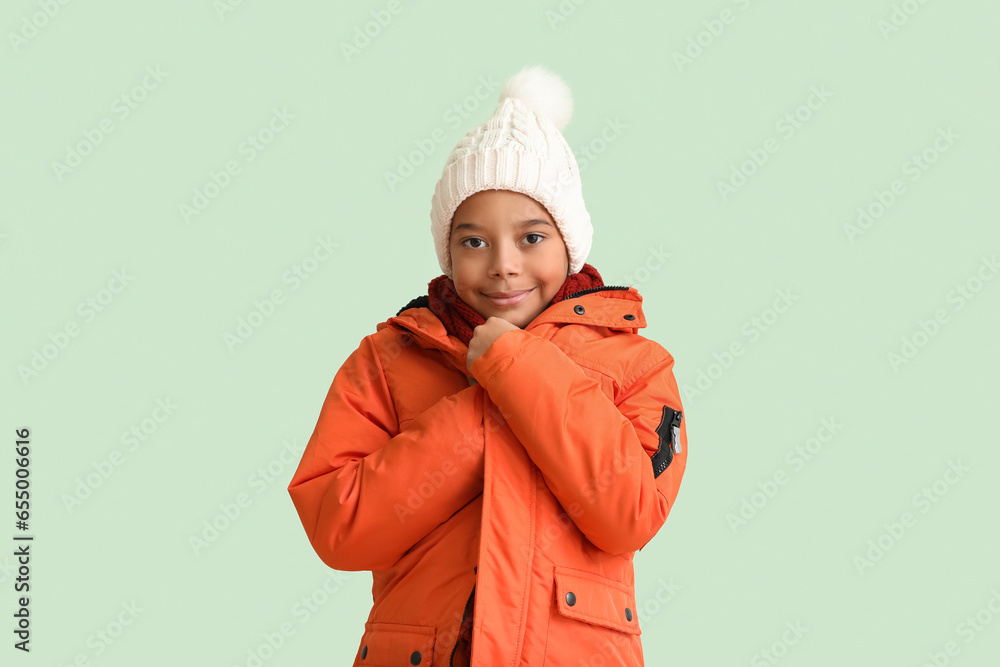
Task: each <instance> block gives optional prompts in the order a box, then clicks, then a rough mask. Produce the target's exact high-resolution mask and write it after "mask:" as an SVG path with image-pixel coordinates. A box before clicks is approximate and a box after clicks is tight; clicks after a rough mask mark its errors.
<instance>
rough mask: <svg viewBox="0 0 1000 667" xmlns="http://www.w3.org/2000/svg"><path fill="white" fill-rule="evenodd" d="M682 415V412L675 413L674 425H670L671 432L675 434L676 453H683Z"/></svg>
mask: <svg viewBox="0 0 1000 667" xmlns="http://www.w3.org/2000/svg"><path fill="white" fill-rule="evenodd" d="M682 414H683V413H681V411H680V410H678V411H677V412H675V413H674V420H673V423H672V424H671V425H670V429H671V432H672V433H673V436H674V437H673V441H674V443H673V444H674V453H675V454H680V453H681V417H682Z"/></svg>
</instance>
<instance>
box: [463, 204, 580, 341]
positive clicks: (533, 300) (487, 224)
mask: <svg viewBox="0 0 1000 667" xmlns="http://www.w3.org/2000/svg"><path fill="white" fill-rule="evenodd" d="M449 247H450V249H451V265H452V276H453V280H454V282H455V290H456V291H457V292H458V295H459V296H460V297H461V298H462V301H464V302H465V303H467V304H468V305H470V306H472V307H473V308H474V309H475V310H476V311H477V312H478V313H479V314H480V315H482V316H483V318H484V319H488V318H490V317H492V316H496V317H502V318H503V319H505V320H507V321H508V322H510V323H511V324H513V325H515V326H517V327H521V328H524V326H525V325H527V324H528V323H530V322H531V321H532V320H533V319H535V317H537V316H538V314H539V313H541V312H542V311H543V310H545V309H546V308H547V307H548V306H549V302H551V301H552V297H554V296H555V294H556V292H558V291H559V288H560V287H562V284H563V282H564V281H565V280H566V276H568V275H569V254H568V253H567V251H566V244H565V243H563V239H562V235H561V234H560V233H559V229H558V227H556V223H555V220H553V219H552V216H550V215H549V212H548V211H547V210H546V209H545V207H544V206H542V205H541V204H539V203H538V202H537V201H535V200H534V199H532V198H531V197H529V196H527V195H524V194H521V193H520V192H512V191H510V190H483V191H482V192H477V193H476V194H474V195H472V196H471V197H468V198H467V199H465V200H464V201H462V203H461V204H460V205H459V207H458V208H457V209H456V210H455V215H454V216H453V217H452V219H451V240H450V242H449ZM524 290H528V292H527V294H525V295H521V296H518V297H514V298H511V299H500V298H491V297H490V296H487V295H490V294H493V293H495V292H521V291H524Z"/></svg>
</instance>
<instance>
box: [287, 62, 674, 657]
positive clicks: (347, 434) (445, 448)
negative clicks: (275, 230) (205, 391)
mask: <svg viewBox="0 0 1000 667" xmlns="http://www.w3.org/2000/svg"><path fill="white" fill-rule="evenodd" d="M571 112H572V98H571V97H570V95H569V90H568V88H567V87H566V84H565V83H564V82H563V81H562V80H561V79H559V78H558V77H557V76H555V75H554V74H552V73H551V72H549V71H547V70H545V69H544V68H541V67H535V68H526V69H525V70H523V71H522V72H521V73H519V74H517V75H516V76H514V77H513V78H512V79H511V80H510V81H508V82H507V84H506V85H505V86H504V88H503V90H501V93H500V102H499V104H498V106H497V108H496V111H495V112H494V114H493V116H492V117H491V118H490V119H489V120H488V121H486V122H485V123H484V124H483V125H481V126H479V127H478V128H476V129H474V130H472V131H470V132H469V133H468V134H466V136H465V137H463V139H462V140H461V141H460V142H459V143H458V145H457V146H456V147H455V149H454V151H453V152H452V154H451V155H450V156H449V159H448V162H447V164H446V166H445V169H444V172H443V173H442V177H441V180H440V181H439V182H438V184H437V187H436V190H435V194H434V197H433V199H432V202H431V204H432V205H431V220H432V225H431V232H432V236H433V238H434V242H435V249H436V252H437V255H438V260H439V264H440V266H441V268H442V271H443V272H444V273H443V274H442V275H441V276H438V277H437V278H435V279H434V280H432V281H431V282H430V283H429V284H428V293H427V295H425V296H422V297H418V298H416V299H414V300H412V301H411V302H410V303H408V304H406V305H405V306H404V307H403V308H402V309H401V310H400V311H399V312H398V313H397V314H396V316H395V317H391V318H389V319H388V320H386V321H385V322H382V323H380V324H378V325H377V327H376V331H375V333H373V334H370V335H369V336H366V337H365V339H364V340H363V341H362V343H361V345H360V346H359V348H358V349H357V350H355V352H354V353H352V354H351V355H350V357H348V359H347V361H346V362H345V363H344V365H343V366H342V367H341V368H340V370H338V372H337V374H336V376H335V377H334V380H333V383H332V385H331V388H330V391H329V393H328V395H327V398H326V401H325V403H324V405H323V408H322V411H321V413H320V417H319V421H318V423H317V425H316V429H315V431H314V432H313V435H312V437H311V438H310V440H309V443H308V444H307V446H306V450H305V452H304V453H303V456H302V461H301V462H300V464H299V467H298V469H297V470H296V472H295V475H294V476H293V478H292V480H291V483H290V484H289V487H288V490H289V493H290V495H291V497H292V500H293V502H294V504H295V507H296V510H297V511H298V513H299V517H300V519H301V520H302V524H303V527H304V528H305V530H306V533H307V535H308V536H309V539H310V542H311V543H312V545H313V548H314V549H315V550H316V552H317V553H318V554H319V556H320V557H321V558H322V559H323V561H324V562H325V563H327V565H329V566H330V567H333V568H336V569H341V570H371V571H372V576H373V588H372V599H373V606H372V609H371V612H370V613H369V616H368V621H367V622H366V624H365V632H364V634H363V636H362V638H361V641H360V643H359V645H358V651H357V654H356V657H355V661H354V664H355V665H389V664H410V665H434V666H437V665H448V666H449V667H454V666H455V665H470V664H471V665H482V666H486V665H499V664H507V665H517V664H521V665H542V664H555V665H577V664H615V665H642V664H643V658H642V646H641V643H640V640H639V635H640V628H639V621H638V614H637V610H636V603H635V591H634V572H633V568H632V557H633V555H634V553H635V551H636V550H638V549H641V548H642V547H643V546H645V545H646V544H647V543H648V542H649V540H651V539H652V537H653V536H654V535H655V534H656V532H657V531H658V530H659V528H660V526H661V525H662V524H663V522H664V521H665V520H666V518H667V515H668V513H669V511H670V509H671V507H672V506H673V502H674V500H675V498H676V496H677V492H678V490H679V487H680V482H681V478H682V476H683V473H684V469H685V466H686V460H687V446H686V445H687V436H686V426H685V424H684V422H683V419H682V416H683V415H682V409H681V402H680V397H679V392H678V390H677V384H676V382H675V380H674V376H673V371H672V368H673V358H672V357H671V356H670V354H669V353H668V352H667V351H666V350H664V349H663V348H662V347H661V346H660V345H658V344H657V343H655V342H653V341H651V340H648V339H646V338H644V337H642V336H640V335H639V334H638V329H639V328H642V327H644V326H645V325H646V322H645V318H644V315H643V311H642V297H641V296H639V294H638V292H637V291H636V289H635V288H633V287H626V286H605V285H604V283H603V281H602V279H601V276H600V274H599V273H598V272H597V270H596V269H595V268H594V267H593V266H591V265H589V264H586V263H585V259H586V256H587V254H588V253H589V251H590V247H591V238H592V233H593V232H592V227H591V223H590V217H589V214H588V213H587V210H586V207H585V206H584V203H583V198H582V194H581V186H580V177H579V169H578V167H577V164H576V160H575V158H574V157H573V153H572V151H571V150H570V149H569V147H568V145H567V144H566V141H565V139H564V138H563V136H562V134H561V132H560V130H561V129H562V128H563V127H565V125H566V123H568V122H569V118H570V115H571ZM591 661H594V662H591Z"/></svg>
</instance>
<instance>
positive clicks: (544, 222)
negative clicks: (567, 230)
mask: <svg viewBox="0 0 1000 667" xmlns="http://www.w3.org/2000/svg"><path fill="white" fill-rule="evenodd" d="M534 225H547V226H549V227H552V223H551V222H549V221H548V220H538V219H533V220H522V221H521V222H520V226H521V227H531V226H534ZM482 228H483V227H482V225H477V224H476V223H474V222H462V223H459V224H457V225H455V229H453V230H452V231H453V232H457V231H459V230H461V229H482Z"/></svg>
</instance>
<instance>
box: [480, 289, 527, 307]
mask: <svg viewBox="0 0 1000 667" xmlns="http://www.w3.org/2000/svg"><path fill="white" fill-rule="evenodd" d="M532 289H534V288H532ZM529 293H531V290H530V289H526V290H520V291H517V292H490V293H489V294H485V293H484V294H483V296H485V297H486V298H487V299H489V300H490V301H492V302H493V303H495V304H496V305H498V306H514V305H517V304H519V303H521V302H522V301H524V299H525V298H526V297H527V296H528V294H529Z"/></svg>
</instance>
